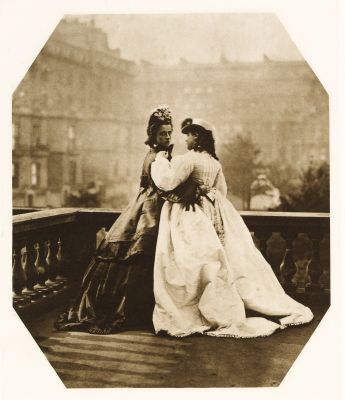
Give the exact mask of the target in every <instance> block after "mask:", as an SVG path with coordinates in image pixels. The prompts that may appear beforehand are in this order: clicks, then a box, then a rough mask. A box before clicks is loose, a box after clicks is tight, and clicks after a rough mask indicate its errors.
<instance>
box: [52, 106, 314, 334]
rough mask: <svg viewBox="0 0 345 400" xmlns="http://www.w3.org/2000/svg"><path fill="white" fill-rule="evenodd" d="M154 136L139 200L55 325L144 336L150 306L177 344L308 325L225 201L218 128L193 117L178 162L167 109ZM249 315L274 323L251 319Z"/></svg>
mask: <svg viewBox="0 0 345 400" xmlns="http://www.w3.org/2000/svg"><path fill="white" fill-rule="evenodd" d="M147 132H148V140H147V142H146V143H147V144H148V145H149V146H150V151H149V153H148V155H147V156H146V158H145V161H144V165H143V173H142V178H141V189H140V192H139V195H138V197H137V198H136V199H134V200H133V201H132V202H131V203H130V204H129V205H128V207H127V208H126V210H125V211H124V212H123V213H122V214H121V216H120V217H119V218H118V220H117V221H116V222H115V223H114V225H113V226H112V228H111V229H110V231H109V232H108V234H107V236H106V238H105V241H104V242H103V243H102V244H101V246H100V248H99V249H98V254H97V256H96V257H95V258H94V259H93V260H92V261H91V263H90V265H89V267H88V269H87V270H86V273H85V276H84V278H83V283H82V287H81V291H80V294H79V296H78V298H77V299H76V301H75V303H74V305H73V306H72V308H71V309H70V310H69V312H68V313H65V314H63V315H62V316H61V318H60V319H59V321H57V323H56V327H57V328H58V329H62V330H64V329H83V330H87V331H89V332H90V333H98V334H107V333H112V332H117V331H119V330H123V329H128V328H131V327H134V326H135V327H137V328H138V327H140V326H144V325H145V323H146V324H147V323H148V322H149V321H152V310H153V307H154V312H153V324H154V329H155V331H156V333H158V332H161V331H164V332H167V333H168V334H170V335H172V336H187V335H190V334H193V333H204V334H208V335H214V336H232V337H257V336H266V335H269V334H271V333H273V332H274V331H275V330H277V329H279V328H284V327H286V326H287V325H293V324H301V323H306V322H309V321H310V320H311V319H312V318H313V315H312V313H311V311H310V310H309V309H308V308H307V307H304V306H303V305H301V304H299V303H297V302H296V301H294V300H293V299H292V298H290V297H289V296H287V295H286V294H285V292H284V290H283V289H282V287H281V286H280V284H279V282H278V280H277V279H276V277H275V275H274V273H273V272H272V269H271V267H270V266H269V264H268V263H267V262H266V261H265V259H264V258H263V257H262V255H261V253H260V252H259V251H258V250H257V249H256V247H255V245H254V243H253V241H252V238H251V235H250V233H249V231H248V229H247V227H246V226H245V224H244V222H243V220H242V219H241V217H240V215H239V214H238V212H237V211H236V210H235V209H234V208H233V206H232V204H231V203H230V202H229V201H228V200H227V199H226V197H225V196H226V190H227V189H226V182H225V178H224V175H223V172H222V168H221V165H220V163H219V161H218V159H217V156H216V153H215V145H214V138H213V135H212V130H211V128H210V127H209V126H208V125H207V124H206V123H205V122H204V121H201V120H197V119H194V120H193V119H190V118H189V119H186V120H185V121H184V123H183V126H182V132H183V133H184V134H186V138H187V139H186V141H187V147H188V150H189V151H188V152H187V153H186V154H184V155H183V156H177V157H174V158H173V159H172V160H171V162H170V158H171V156H170V153H169V151H168V148H169V144H170V138H171V133H172V122H171V116H170V112H169V110H168V109H166V108H159V109H157V110H155V112H153V114H152V115H151V116H150V119H149V124H148V129H147ZM163 203H164V205H163ZM196 203H197V204H196ZM189 206H192V207H189ZM158 225H159V231H158ZM157 235H158V239H157ZM156 242H157V245H156ZM153 264H154V277H153ZM153 282H154V296H155V303H156V304H155V305H154V299H153V287H152V286H153ZM246 309H249V310H254V311H256V312H258V313H260V314H263V315H265V316H268V317H269V318H270V319H267V318H264V317H256V318H247V317H246ZM271 317H277V318H276V319H275V321H272V318H271Z"/></svg>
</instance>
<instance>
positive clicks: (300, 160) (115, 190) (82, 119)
mask: <svg viewBox="0 0 345 400" xmlns="http://www.w3.org/2000/svg"><path fill="white" fill-rule="evenodd" d="M159 104H168V105H169V106H170V107H171V109H172V112H173V118H174V130H175V133H174V137H173V140H174V142H175V143H176V146H175V151H176V152H177V153H179V152H183V151H185V145H184V144H183V142H184V137H183V135H181V134H180V131H179V124H180V123H181V121H182V120H183V119H184V118H186V117H189V116H191V117H196V116H197V117H200V118H203V119H205V120H207V121H209V122H210V123H211V124H212V125H213V126H214V127H215V135H216V139H217V147H218V150H219V148H220V147H224V146H225V147H226V146H227V145H228V144H229V143H230V141H231V138H232V137H233V136H235V135H237V134H250V135H251V136H252V138H253V140H254V141H255V142H256V143H257V144H258V145H259V147H260V149H261V153H262V157H263V158H264V159H265V160H266V161H275V160H277V161H279V162H281V163H283V164H291V165H295V166H299V167H303V166H305V165H307V164H308V162H309V161H310V160H311V159H313V158H322V159H325V160H328V95H327V93H326V92H325V90H324V89H323V87H322V85H321V83H320V82H319V81H318V79H317V77H316V76H315V74H314V73H313V71H312V70H311V69H310V67H309V66H308V64H307V63H306V62H304V61H295V62H281V61H272V60H270V59H269V58H268V57H267V56H264V57H263V60H262V61H261V62H248V63H244V62H229V61H228V60H226V59H225V58H224V57H221V58H220V60H217V61H216V62H215V63H213V64H195V63H190V62H188V61H186V60H183V59H182V60H180V63H179V64H177V65H169V66H167V65H153V64H150V63H148V62H145V61H143V62H141V63H139V64H135V63H134V62H131V61H128V60H124V59H123V58H121V55H120V51H119V50H112V49H110V48H109V47H108V43H107V35H106V34H105V33H104V32H103V31H102V30H101V29H99V28H96V27H95V26H94V25H93V24H92V22H91V23H81V22H79V21H78V20H68V21H67V20H62V21H61V23H60V24H59V25H58V27H57V28H56V30H55V31H54V33H53V34H52V36H51V37H50V38H49V40H48V41H47V43H46V45H45V46H44V48H43V49H42V51H41V52H40V54H39V55H38V57H37V58H36V60H35V61H34V63H33V64H32V66H31V67H30V69H29V71H28V72H27V74H26V76H25V77H24V79H23V80H22V82H21V83H20V85H19V86H18V88H17V90H16V91H15V93H14V94H13V124H12V127H13V165H12V169H13V202H14V205H16V206H24V205H25V206H53V207H56V206H62V205H64V204H66V198H67V197H68V195H69V194H70V193H72V192H73V191H75V190H78V189H80V188H81V187H83V186H85V185H87V184H88V183H90V182H95V183H96V185H99V186H100V187H102V188H103V192H102V193H103V201H102V205H103V206H105V207H107V206H110V207H123V206H124V205H125V204H126V202H127V201H128V199H129V198H130V197H131V196H133V194H134V193H135V192H136V190H137V187H138V181H139V179H138V177H139V174H140V167H141V163H142V158H143V153H144V152H145V151H146V149H145V146H144V144H143V143H144V141H145V136H146V123H147V119H148V116H149V114H150V112H151V110H152V109H153V108H154V107H156V106H157V105H159ZM229 151H231V149H229ZM221 161H222V162H223V163H224V162H226V159H224V160H221Z"/></svg>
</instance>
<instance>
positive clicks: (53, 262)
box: [45, 237, 62, 290]
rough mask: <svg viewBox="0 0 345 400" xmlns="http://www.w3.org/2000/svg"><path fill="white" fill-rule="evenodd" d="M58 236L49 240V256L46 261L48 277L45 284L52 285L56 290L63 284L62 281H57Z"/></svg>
mask: <svg viewBox="0 0 345 400" xmlns="http://www.w3.org/2000/svg"><path fill="white" fill-rule="evenodd" d="M57 251H58V246H57V238H56V237H52V238H51V239H49V240H48V242H47V257H46V262H47V266H48V279H47V280H46V282H45V284H46V285H47V286H50V287H52V288H53V289H54V290H55V289H58V288H59V287H61V286H62V283H61V282H57V281H56V277H57V275H58V268H59V261H58V259H57Z"/></svg>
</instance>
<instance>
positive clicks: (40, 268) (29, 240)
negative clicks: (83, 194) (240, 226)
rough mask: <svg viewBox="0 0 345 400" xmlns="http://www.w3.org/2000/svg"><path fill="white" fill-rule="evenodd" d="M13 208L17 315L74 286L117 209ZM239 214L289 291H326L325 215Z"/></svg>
mask: <svg viewBox="0 0 345 400" xmlns="http://www.w3.org/2000/svg"><path fill="white" fill-rule="evenodd" d="M17 211H18V212H17ZM13 213H14V216H13V304H14V307H15V309H16V310H17V312H18V313H19V314H21V313H24V314H25V311H26V310H29V309H32V308H33V307H35V305H37V304H48V303H49V301H48V300H51V301H54V300H53V299H54V298H56V297H57V296H58V295H59V294H63V293H64V292H66V291H67V290H68V289H69V288H71V287H72V288H73V286H74V287H77V286H78V284H79V282H80V279H81V277H82V275H83V271H84V269H85V268H86V266H87V264H88V261H89V260H90V258H91V257H92V255H93V254H94V252H95V249H96V245H97V235H98V236H100V234H101V233H100V232H101V230H103V232H104V230H107V229H109V228H110V226H111V225H112V224H113V222H114V221H115V220H116V218H117V217H118V216H119V214H120V212H119V211H114V210H104V209H75V208H73V209H68V208H60V209H51V210H42V211H34V212H28V213H23V210H14V212H13ZM241 215H242V217H243V219H244V221H245V223H246V224H247V226H248V228H249V230H250V231H251V232H253V238H254V241H255V243H256V244H257V247H258V248H259V249H260V251H261V252H262V254H263V255H264V257H265V258H266V259H267V260H268V262H269V263H270V264H271V266H272V268H273V270H274V272H275V273H276V275H277V276H278V278H279V280H280V281H281V283H282V285H283V286H284V288H285V290H286V291H287V292H288V293H289V294H291V295H292V296H295V295H297V297H298V294H301V293H304V294H308V293H314V294H315V293H316V294H328V296H329V291H330V290H329V286H330V285H329V220H330V219H329V214H325V213H322V214H315V213H275V212H241ZM72 295H73V293H70V294H69V296H72Z"/></svg>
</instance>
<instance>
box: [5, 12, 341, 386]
mask: <svg viewBox="0 0 345 400" xmlns="http://www.w3.org/2000/svg"><path fill="white" fill-rule="evenodd" d="M28 35H29V33H28ZM29 40H30V39H29ZM11 102H12V105H11V127H12V139H11V146H12V154H11V156H10V155H9V157H11V162H12V187H11V188H12V189H11V193H10V197H11V202H12V206H11V208H12V250H11V251H12V253H11V255H12V280H11V282H12V283H11V288H12V289H11V291H12V298H11V300H9V301H11V303H12V307H13V313H14V314H15V315H16V316H17V318H18V320H19V321H21V323H22V324H23V326H24V327H25V329H26V331H27V332H28V333H29V335H30V337H31V338H32V339H33V341H34V343H35V344H36V346H37V350H36V351H37V352H41V354H42V356H43V357H44V358H45V359H46V360H47V361H48V363H49V364H50V366H51V368H52V369H53V370H54V371H55V374H56V379H58V380H60V382H61V383H62V385H63V386H64V387H65V388H66V389H89V390H91V389H104V388H108V389H109V388H110V389H114V388H117V389H118V388H146V389H148V388H209V389H210V388H227V389H229V388H242V389H243V388H277V389H278V388H279V386H280V385H281V384H282V382H283V380H284V379H285V377H286V376H287V374H288V373H289V371H290V369H291V368H293V366H294V363H295V362H297V361H298V358H299V357H300V354H301V352H302V351H303V349H304V348H305V346H306V345H307V343H308V342H309V341H310V340H311V338H313V336H314V335H316V334H317V330H318V326H319V324H320V325H321V324H322V322H323V319H324V317H325V315H326V313H327V311H328V310H329V308H330V307H332V306H331V304H333V300H332V301H331V298H332V299H333V292H332V290H331V287H332V285H331V279H332V274H333V272H334V265H333V261H332V267H331V250H330V249H331V240H333V237H332V235H331V234H330V219H331V212H330V211H331V207H330V198H331V195H330V191H331V186H330V181H331V179H332V173H333V170H332V173H330V170H331V168H330V164H331V162H332V154H331V152H330V121H331V118H330V114H331V112H332V110H331V104H332V103H331V101H330V94H329V93H328V91H327V88H326V87H325V86H324V83H323V80H322V79H321V78H320V77H319V76H318V74H317V72H316V71H315V70H314V68H313V66H312V65H310V63H309V62H308V59H306V58H305V56H304V54H303V53H302V52H301V51H300V48H299V46H298V44H297V43H296V42H295V41H294V39H293V38H292V37H291V36H290V34H289V32H288V30H287V29H286V27H285V25H284V23H283V22H282V20H281V19H280V18H279V16H278V15H277V14H276V13H274V12H266V11H265V12H257V11H255V12H254V11H253V12H230V11H229V12H218V11H217V12H216V11H214V12H211V11H210V12H203V13H201V12H197V11H194V12H184V13H173V12H165V13H145V14H143V13H140V12H137V13H135V12H127V13H115V12H108V13H89V12H86V13H80V14H78V13H73V14H72V13H64V15H63V16H62V17H61V19H59V21H58V22H57V24H56V26H55V27H54V29H53V30H52V32H50V33H49V35H47V37H46V38H45V39H44V40H43V41H42V46H41V48H40V50H39V52H38V53H37V54H35V56H34V57H33V58H32V60H31V62H30V63H29V67H28V69H26V71H25V73H24V75H23V76H22V77H21V78H20V80H19V81H18V82H17V84H16V86H15V88H14V91H13V92H12V93H11ZM332 260H333V258H332ZM334 273H336V272H334ZM320 362H321V363H322V361H321V360H320ZM320 368H324V366H322V365H320ZM19 380H20V377H19ZM86 393H87V392H86Z"/></svg>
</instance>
